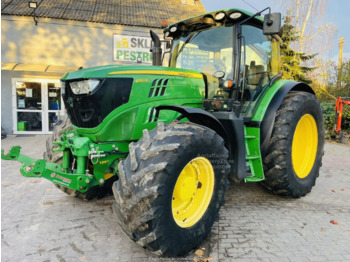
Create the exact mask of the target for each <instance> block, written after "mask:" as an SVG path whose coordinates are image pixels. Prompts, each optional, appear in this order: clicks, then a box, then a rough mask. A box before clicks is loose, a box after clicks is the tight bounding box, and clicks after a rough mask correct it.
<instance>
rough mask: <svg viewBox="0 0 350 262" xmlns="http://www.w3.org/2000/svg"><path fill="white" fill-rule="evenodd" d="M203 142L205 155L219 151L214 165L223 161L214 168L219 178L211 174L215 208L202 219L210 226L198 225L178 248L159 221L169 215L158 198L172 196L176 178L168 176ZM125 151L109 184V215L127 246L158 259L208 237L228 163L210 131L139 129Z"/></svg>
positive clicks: (170, 127) (165, 127)
mask: <svg viewBox="0 0 350 262" xmlns="http://www.w3.org/2000/svg"><path fill="white" fill-rule="evenodd" d="M203 138H204V140H206V143H207V145H208V144H211V145H212V148H210V149H209V148H206V150H207V153H208V154H210V153H211V152H217V151H219V152H220V156H219V157H218V159H217V160H219V158H220V159H221V160H223V161H221V162H220V165H222V166H221V168H220V167H219V168H217V170H219V172H215V173H220V174H219V175H216V177H217V178H219V181H216V183H217V184H218V186H217V189H218V190H217V191H218V192H216V203H215V204H213V206H214V207H211V208H212V209H214V210H213V215H212V216H213V217H211V218H208V219H206V220H210V219H211V220H212V221H209V222H208V223H207V224H206V223H203V224H202V225H201V227H199V228H196V229H195V231H194V232H191V233H188V235H187V237H188V238H189V239H188V241H187V242H186V243H181V241H179V240H178V239H177V234H178V233H176V232H175V233H174V234H171V233H169V232H170V231H171V230H172V229H171V227H170V229H169V227H168V226H166V225H169V224H166V223H168V222H165V221H166V217H167V218H169V212H170V213H171V211H170V208H167V207H166V206H164V203H165V202H164V201H165V200H164V199H165V198H166V196H170V197H171V195H172V189H173V186H174V185H175V182H176V179H177V176H176V174H177V175H179V173H176V172H175V171H174V170H177V169H178V168H179V166H177V164H178V163H179V162H181V161H186V163H187V162H188V161H189V160H190V159H191V158H189V155H188V153H189V151H191V149H193V148H194V147H195V146H192V145H198V144H203ZM129 149H130V152H131V151H133V152H134V154H133V155H132V154H129V156H128V157H127V158H126V160H124V161H121V162H120V163H119V177H120V179H119V180H118V181H116V182H115V183H114V185H113V193H114V196H115V200H116V201H115V203H114V211H115V213H116V215H117V219H118V222H119V225H120V226H121V228H122V229H123V231H124V232H125V233H126V235H128V236H129V237H130V238H131V239H132V240H133V241H135V242H136V243H137V244H139V245H141V246H142V247H144V248H147V249H150V250H151V251H152V252H154V253H156V254H158V255H164V256H177V255H184V254H186V253H187V252H189V251H190V250H192V249H193V248H194V247H196V246H198V245H199V244H200V242H201V241H202V239H203V238H205V237H206V236H207V235H208V234H209V233H210V229H211V226H212V223H213V222H214V220H215V218H216V217H217V216H218V211H219V209H220V206H221V205H223V204H224V193H225V192H226V190H227V188H228V180H227V174H228V172H229V170H230V166H229V164H228V163H227V161H226V160H225V159H227V158H228V151H227V150H226V148H225V147H224V142H223V140H222V138H221V137H220V136H218V135H217V134H216V133H215V132H214V131H212V130H211V129H208V128H206V127H203V126H199V125H196V124H193V123H183V124H180V123H179V122H173V123H171V124H168V125H164V123H162V122H160V123H158V126H157V128H155V129H154V130H152V131H148V130H143V137H142V138H141V139H140V140H139V141H138V142H136V143H134V144H130V146H129ZM193 150H196V148H194V149H193ZM213 150H214V151H213ZM215 150H217V151H215ZM185 158H186V159H185ZM218 162H219V161H218ZM214 170H215V167H214ZM217 170H215V171H217ZM170 181H173V182H172V183H170ZM169 194H171V195H169ZM213 199H214V197H213ZM212 202H214V201H212ZM166 203H169V202H166ZM207 212H209V208H208V210H207ZM170 216H171V218H170V220H173V218H172V214H170ZM202 220H204V218H203V219H202ZM172 223H175V222H172ZM198 223H199V222H198ZM194 227H195V226H194ZM178 229H181V228H180V227H178ZM169 230H170V231H169ZM181 230H182V229H181ZM183 231H184V230H183ZM187 231H189V230H187ZM169 234H171V236H170V235H169ZM184 234H186V232H184Z"/></svg>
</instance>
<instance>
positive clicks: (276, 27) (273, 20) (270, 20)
mask: <svg viewBox="0 0 350 262" xmlns="http://www.w3.org/2000/svg"><path fill="white" fill-rule="evenodd" d="M263 31H264V35H277V34H279V33H280V31H281V13H270V14H267V15H265V16H264V27H263Z"/></svg>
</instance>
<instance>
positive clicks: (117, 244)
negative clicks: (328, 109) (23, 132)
mask: <svg viewBox="0 0 350 262" xmlns="http://www.w3.org/2000/svg"><path fill="white" fill-rule="evenodd" d="M45 140H46V136H32V137H16V136H9V137H8V138H6V139H4V140H2V148H5V149H9V147H10V146H12V145H18V144H22V145H23V150H22V151H23V153H25V154H28V155H30V156H32V157H37V158H38V157H41V156H42V152H43V150H44V147H45V146H44V145H45ZM325 149H326V153H325V156H324V161H323V162H324V164H323V167H322V169H321V176H320V178H319V179H318V181H317V184H316V187H315V188H314V190H312V192H311V193H310V194H309V195H307V196H306V197H304V198H302V199H298V200H295V199H286V198H282V197H279V196H275V195H271V194H270V193H268V192H266V191H265V190H264V189H262V188H261V187H260V186H259V185H256V184H239V185H237V184H235V185H231V187H230V189H229V191H228V192H227V195H226V200H227V201H226V205H225V206H224V208H223V209H222V210H221V213H220V220H219V221H218V222H216V223H215V224H214V227H213V230H212V236H211V237H210V239H208V240H207V241H206V242H205V243H204V244H203V246H202V247H201V249H199V250H197V251H196V252H195V253H192V254H190V255H189V256H188V257H186V258H180V259H176V261H278V262H283V261H297V262H302V261H350V249H349V242H350V201H349V200H350V147H349V146H343V145H337V144H326V147H325ZM19 167H20V164H19V163H15V162H10V161H1V198H2V200H1V201H2V207H1V208H2V209H1V213H2V221H1V236H2V241H1V248H2V254H1V259H2V261H4V262H5V261H59V262H64V261H67V262H68V261H74V262H75V261H102V260H104V261H172V259H160V258H158V257H157V256H155V255H153V254H151V253H149V252H148V251H145V250H143V249H142V248H140V247H139V246H137V245H136V244H134V243H133V242H131V241H130V240H129V239H128V238H127V237H126V236H125V235H124V234H123V233H122V231H121V230H120V229H119V227H118V225H117V223H116V220H115V218H114V214H113V212H112V208H111V204H112V201H113V198H112V197H109V198H107V199H105V200H103V201H101V200H100V201H91V202H84V201H80V200H78V199H74V198H71V197H69V196H67V195H65V194H63V193H61V192H60V191H59V190H57V189H56V188H55V187H54V186H53V184H51V183H50V182H49V181H46V180H44V179H36V178H24V177H22V176H21V175H20V174H19ZM332 220H333V221H335V223H336V224H332V223H331V222H330V221H332ZM169 237H171V236H169Z"/></svg>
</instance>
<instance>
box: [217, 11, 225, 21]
mask: <svg viewBox="0 0 350 262" xmlns="http://www.w3.org/2000/svg"><path fill="white" fill-rule="evenodd" d="M225 15H226V14H225V13H224V12H219V13H217V14H216V15H215V20H216V21H219V20H222V19H224V18H225Z"/></svg>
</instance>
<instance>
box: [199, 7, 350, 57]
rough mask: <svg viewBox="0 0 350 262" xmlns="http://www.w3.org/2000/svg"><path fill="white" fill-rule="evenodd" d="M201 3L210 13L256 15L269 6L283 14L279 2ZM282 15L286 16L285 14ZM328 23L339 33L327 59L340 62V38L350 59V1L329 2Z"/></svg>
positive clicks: (345, 53)
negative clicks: (237, 11) (230, 11)
mask: <svg viewBox="0 0 350 262" xmlns="http://www.w3.org/2000/svg"><path fill="white" fill-rule="evenodd" d="M281 1H283V0H281ZM285 1H288V0H285ZM201 2H202V4H203V5H204V8H205V9H206V10H207V11H208V12H210V11H214V10H219V9H229V8H241V9H244V10H247V11H250V12H252V13H255V12H256V9H257V10H262V9H264V8H266V7H268V6H270V7H271V8H272V12H281V10H280V4H276V3H278V0H201ZM253 7H255V8H256V9H254V8H253ZM282 15H284V13H283V12H282ZM326 21H327V22H331V23H334V24H335V26H336V27H337V30H338V31H337V33H336V34H335V39H334V42H335V44H334V45H332V47H331V48H330V49H329V50H328V51H327V52H326V53H325V58H330V59H336V60H338V54H339V45H338V44H337V43H339V38H340V37H341V36H343V37H344V50H343V53H344V54H343V58H348V59H350V0H329V3H328V6H327V10H326ZM315 51H317V50H315Z"/></svg>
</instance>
